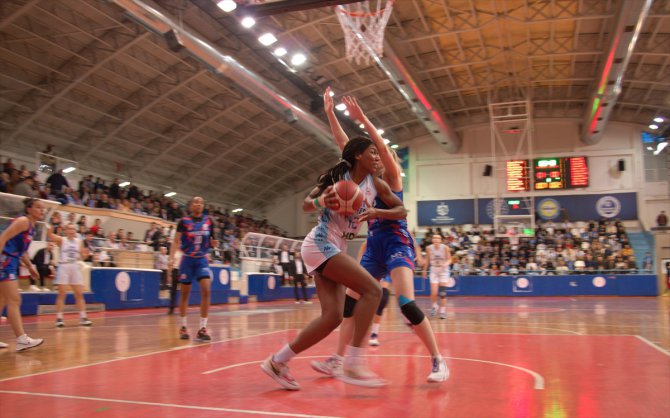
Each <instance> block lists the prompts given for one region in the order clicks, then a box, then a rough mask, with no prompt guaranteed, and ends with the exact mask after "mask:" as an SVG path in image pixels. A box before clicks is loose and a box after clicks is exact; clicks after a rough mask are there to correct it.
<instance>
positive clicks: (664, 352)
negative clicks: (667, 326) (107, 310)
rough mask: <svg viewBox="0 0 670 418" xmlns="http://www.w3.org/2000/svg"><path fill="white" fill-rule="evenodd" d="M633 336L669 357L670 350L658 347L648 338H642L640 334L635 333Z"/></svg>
mask: <svg viewBox="0 0 670 418" xmlns="http://www.w3.org/2000/svg"><path fill="white" fill-rule="evenodd" d="M634 337H635V338H637V339H638V340H640V341H642V342H643V343H645V344H647V345H648V346H650V347H651V348H654V349H656V350H658V351H660V352H661V353H663V354H665V355H666V356H668V357H670V351H668V350H666V349H664V348H662V347H659V346H658V345H656V344H654V343H652V342H651V341H649V340H648V339H646V338H644V337H643V336H641V335H635V336H634Z"/></svg>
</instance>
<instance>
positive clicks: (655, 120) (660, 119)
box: [654, 116, 665, 123]
mask: <svg viewBox="0 0 670 418" xmlns="http://www.w3.org/2000/svg"><path fill="white" fill-rule="evenodd" d="M664 120H665V119H663V118H662V117H660V116H657V117H655V118H654V122H656V123H663V121H664Z"/></svg>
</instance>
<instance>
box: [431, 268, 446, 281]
mask: <svg viewBox="0 0 670 418" xmlns="http://www.w3.org/2000/svg"><path fill="white" fill-rule="evenodd" d="M448 281H449V270H448V269H444V270H443V271H433V270H432V269H431V270H430V283H431V284H433V283H442V284H446V283H447V282H448Z"/></svg>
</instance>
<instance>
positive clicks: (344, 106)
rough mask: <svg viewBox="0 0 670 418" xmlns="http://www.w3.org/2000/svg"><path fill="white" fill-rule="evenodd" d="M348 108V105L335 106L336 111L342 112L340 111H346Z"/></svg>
mask: <svg viewBox="0 0 670 418" xmlns="http://www.w3.org/2000/svg"><path fill="white" fill-rule="evenodd" d="M346 108H347V105H345V104H344V103H340V104H338V105H337V106H335V109H337V110H340V111H342V110H345V109H346Z"/></svg>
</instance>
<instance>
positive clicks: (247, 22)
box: [242, 16, 256, 29]
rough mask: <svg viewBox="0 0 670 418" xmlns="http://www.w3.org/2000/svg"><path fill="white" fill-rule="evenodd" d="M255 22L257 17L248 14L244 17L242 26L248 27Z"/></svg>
mask: <svg viewBox="0 0 670 418" xmlns="http://www.w3.org/2000/svg"><path fill="white" fill-rule="evenodd" d="M255 24H256V19H254V18H253V17H251V16H247V17H245V18H244V19H242V26H244V27H245V28H247V29H249V28H251V27H253V26H254V25H255Z"/></svg>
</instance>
